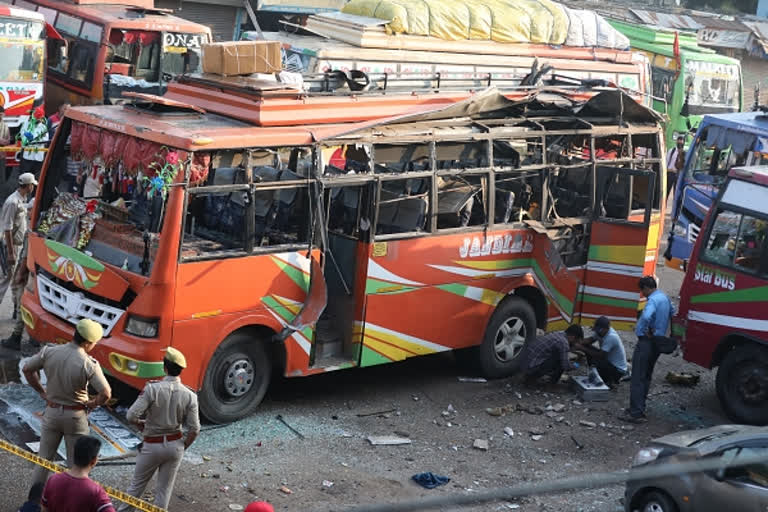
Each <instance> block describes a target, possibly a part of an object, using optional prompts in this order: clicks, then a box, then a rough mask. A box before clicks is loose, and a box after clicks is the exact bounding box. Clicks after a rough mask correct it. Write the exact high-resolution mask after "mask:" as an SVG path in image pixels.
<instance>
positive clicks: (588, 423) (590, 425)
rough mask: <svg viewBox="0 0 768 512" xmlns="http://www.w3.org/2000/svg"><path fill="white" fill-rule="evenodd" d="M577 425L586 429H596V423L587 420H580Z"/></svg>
mask: <svg viewBox="0 0 768 512" xmlns="http://www.w3.org/2000/svg"><path fill="white" fill-rule="evenodd" d="M579 425H581V426H582V427H587V428H595V427H597V423H595V422H593V421H587V420H580V421H579Z"/></svg>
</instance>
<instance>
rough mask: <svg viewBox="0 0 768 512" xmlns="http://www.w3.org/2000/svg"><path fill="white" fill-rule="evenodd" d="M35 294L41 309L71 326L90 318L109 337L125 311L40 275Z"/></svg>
mask: <svg viewBox="0 0 768 512" xmlns="http://www.w3.org/2000/svg"><path fill="white" fill-rule="evenodd" d="M37 292H38V295H39V296H40V305H41V306H43V309H45V310H46V311H48V312H49V313H52V314H54V315H56V316H57V317H59V318H61V319H63V320H66V321H67V322H69V323H71V324H72V325H75V324H77V322H79V321H80V320H82V319H83V318H90V319H91V320H93V321H94V322H98V323H100V324H101V326H102V327H103V328H104V336H109V334H110V333H111V332H112V329H113V328H114V327H115V324H117V322H118V321H119V320H120V318H121V317H122V316H123V314H124V313H125V310H123V309H119V308H115V307H112V306H107V305H106V304H101V303H99V302H96V301H94V300H91V299H89V298H87V297H85V294H84V293H82V292H75V291H71V290H67V289H66V288H64V287H63V286H60V285H58V284H56V283H54V282H53V281H52V280H50V279H48V278H47V277H45V276H44V275H42V274H38V275H37Z"/></svg>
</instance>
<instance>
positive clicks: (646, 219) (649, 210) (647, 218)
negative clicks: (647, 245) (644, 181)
mask: <svg viewBox="0 0 768 512" xmlns="http://www.w3.org/2000/svg"><path fill="white" fill-rule="evenodd" d="M607 162H615V161H613V160H607ZM600 167H602V168H608V169H611V170H613V171H614V172H615V173H617V174H620V175H621V174H624V175H629V176H632V177H635V176H647V177H648V180H649V182H650V183H649V187H648V197H647V198H646V201H647V202H646V204H645V212H644V214H643V221H642V222H637V221H634V220H629V219H618V218H615V217H608V216H606V215H602V211H601V208H600V206H601V205H600V204H599V203H598V202H597V197H596V196H597V194H595V205H596V206H595V207H596V210H595V219H596V220H599V221H600V222H603V223H610V224H623V225H626V226H642V227H645V228H647V227H649V226H650V224H651V218H652V216H653V211H654V210H657V208H654V207H653V194H654V191H655V188H656V185H657V182H656V172H654V171H652V170H651V171H646V170H643V169H627V168H624V167H613V166H608V165H605V166H600ZM595 172H596V170H595ZM659 181H661V180H659ZM595 182H597V180H595ZM633 185H634V180H633V179H631V180H630V182H629V194H628V195H627V197H628V199H629V204H628V206H629V212H628V215H627V216H629V215H631V213H632V204H631V201H632V189H633ZM595 186H597V183H595ZM606 192H607V191H606Z"/></svg>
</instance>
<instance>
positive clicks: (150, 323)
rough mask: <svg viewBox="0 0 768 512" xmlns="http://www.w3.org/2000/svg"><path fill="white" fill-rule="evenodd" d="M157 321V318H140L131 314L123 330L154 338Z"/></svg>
mask: <svg viewBox="0 0 768 512" xmlns="http://www.w3.org/2000/svg"><path fill="white" fill-rule="evenodd" d="M158 323H159V322H158V319H157V318H141V317H139V316H133V315H131V316H129V317H128V322H126V324H125V332H127V333H128V334H133V335H134V336H139V337H141V338H156V337H157V327H158Z"/></svg>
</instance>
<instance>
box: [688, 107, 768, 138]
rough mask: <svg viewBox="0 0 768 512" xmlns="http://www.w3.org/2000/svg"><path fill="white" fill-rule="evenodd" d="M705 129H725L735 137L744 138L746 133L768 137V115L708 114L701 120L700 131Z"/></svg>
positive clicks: (754, 113)
mask: <svg viewBox="0 0 768 512" xmlns="http://www.w3.org/2000/svg"><path fill="white" fill-rule="evenodd" d="M705 127H720V128H723V129H725V130H728V131H731V132H733V136H734V137H743V136H744V135H743V134H745V133H750V134H754V135H758V136H760V137H768V115H766V114H765V113H764V112H735V113H732V114H707V115H705V116H704V118H703V119H702V120H701V124H700V126H699V129H700V130H701V129H703V128H705ZM739 134H741V135H739ZM726 145H728V144H726Z"/></svg>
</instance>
